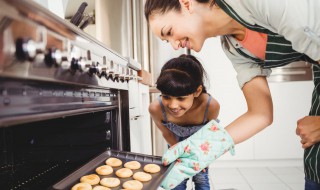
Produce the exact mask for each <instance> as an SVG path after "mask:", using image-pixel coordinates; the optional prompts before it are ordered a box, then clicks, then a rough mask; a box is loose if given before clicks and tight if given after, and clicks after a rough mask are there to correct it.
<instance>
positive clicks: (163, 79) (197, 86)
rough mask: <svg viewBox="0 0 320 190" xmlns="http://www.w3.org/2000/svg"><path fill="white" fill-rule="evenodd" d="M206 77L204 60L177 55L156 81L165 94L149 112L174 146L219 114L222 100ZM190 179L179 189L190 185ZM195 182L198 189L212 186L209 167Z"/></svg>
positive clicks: (163, 68) (162, 94) (195, 178)
mask: <svg viewBox="0 0 320 190" xmlns="http://www.w3.org/2000/svg"><path fill="white" fill-rule="evenodd" d="M204 77H206V73H205V71H204V69H203V67H202V65H201V63H200V62H199V61H198V60H197V59H196V58H195V57H194V56H192V55H181V56H179V57H178V58H173V59H171V60H169V61H168V62H167V63H166V64H165V65H164V66H163V67H162V69H161V73H160V76H159V77H158V79H157V82H156V85H157V89H158V90H160V92H161V96H160V97H159V98H158V100H155V101H154V102H152V103H151V104H150V106H149V112H150V114H151V117H152V119H153V120H154V122H155V124H156V125H157V127H158V128H159V129H160V131H161V132H162V135H163V137H164V139H165V140H166V141H167V143H168V144H169V145H170V146H173V145H175V144H176V143H177V142H180V141H182V140H184V139H186V138H187V137H189V136H191V135H192V134H194V133H195V132H197V131H198V130H199V129H200V128H201V127H202V126H203V125H204V124H206V123H207V122H208V121H210V120H212V119H217V117H218V114H219V109H220V106H219V103H218V102H217V100H215V99H214V98H213V97H212V96H211V95H210V94H208V93H207V91H206V88H205V86H204V82H203V80H204ZM186 182H187V180H184V181H183V182H182V183H181V184H180V185H178V186H177V187H176V188H175V190H180V189H181V190H182V189H186ZM193 182H194V183H195V188H196V189H197V190H210V185H209V180H208V170H204V171H202V172H200V173H199V174H197V175H195V176H194V177H193Z"/></svg>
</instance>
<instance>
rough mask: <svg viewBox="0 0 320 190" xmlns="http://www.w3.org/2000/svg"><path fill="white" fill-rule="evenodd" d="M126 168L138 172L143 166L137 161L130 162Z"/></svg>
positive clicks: (125, 165) (126, 164)
mask: <svg viewBox="0 0 320 190" xmlns="http://www.w3.org/2000/svg"><path fill="white" fill-rule="evenodd" d="M124 167H126V168H129V169H132V170H137V169H139V168H140V167H141V164H140V163H139V162H137V161H130V162H127V163H125V164H124Z"/></svg>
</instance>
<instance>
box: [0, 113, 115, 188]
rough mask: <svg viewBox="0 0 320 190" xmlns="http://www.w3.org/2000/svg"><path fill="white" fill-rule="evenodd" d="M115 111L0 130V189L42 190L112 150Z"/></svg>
mask: <svg viewBox="0 0 320 190" xmlns="http://www.w3.org/2000/svg"><path fill="white" fill-rule="evenodd" d="M117 115H118V109H112V110H106V111H100V112H94V113H87V114H82V115H75V116H68V117H64V118H58V119H51V120H45V121H41V122H34V123H28V124H23V125H16V126H12V127H8V128H0V136H1V142H0V143H1V144H0V145H1V146H0V147H1V148H0V151H1V158H0V159H1V160H0V161H1V165H0V170H1V171H0V187H1V189H23V190H27V189H28V190H38V189H39V190H44V189H47V188H48V184H51V185H52V184H54V183H55V182H57V181H59V180H60V179H62V178H64V177H65V176H66V175H68V174H70V173H71V172H72V171H74V170H76V169H77V168H79V167H80V166H82V165H83V164H85V163H86V162H88V161H89V160H91V159H92V158H94V157H95V156H97V155H98V154H100V153H101V152H103V151H105V150H106V149H108V148H116V147H114V143H113V142H116V139H115V138H117V137H116V136H117V135H113V133H114V131H116V127H117Z"/></svg>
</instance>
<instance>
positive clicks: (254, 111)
mask: <svg viewBox="0 0 320 190" xmlns="http://www.w3.org/2000/svg"><path fill="white" fill-rule="evenodd" d="M242 91H243V94H244V96H245V99H246V101H247V106H248V110H247V112H246V113H244V114H243V115H241V116H240V117H239V118H237V119H236V120H235V121H233V122H232V123H231V124H229V125H228V126H227V127H226V128H225V129H226V130H227V131H228V132H229V134H230V136H231V137H232V139H233V141H234V143H235V144H238V143H241V142H243V141H245V140H247V139H248V138H250V137H252V136H254V135H255V134H257V133H258V132H259V131H261V130H262V129H264V128H266V127H267V126H269V125H270V124H271V123H272V121H273V106H272V98H271V94H270V90H269V86H268V83H267V80H266V77H255V78H253V79H252V80H251V81H249V82H247V83H246V84H245V85H244V86H243V88H242Z"/></svg>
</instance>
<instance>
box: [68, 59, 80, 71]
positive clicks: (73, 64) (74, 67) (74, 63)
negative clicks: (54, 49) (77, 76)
mask: <svg viewBox="0 0 320 190" xmlns="http://www.w3.org/2000/svg"><path fill="white" fill-rule="evenodd" d="M70 69H71V70H72V71H76V70H78V69H80V66H79V63H78V60H77V59H75V58H72V59H71V63H70Z"/></svg>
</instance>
